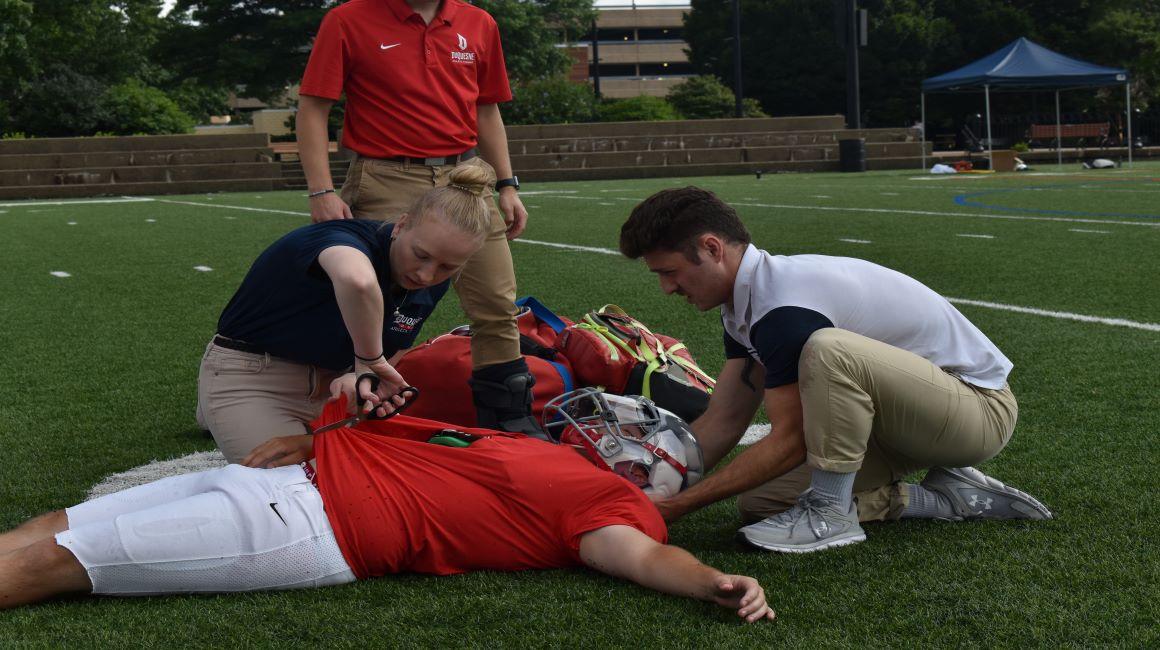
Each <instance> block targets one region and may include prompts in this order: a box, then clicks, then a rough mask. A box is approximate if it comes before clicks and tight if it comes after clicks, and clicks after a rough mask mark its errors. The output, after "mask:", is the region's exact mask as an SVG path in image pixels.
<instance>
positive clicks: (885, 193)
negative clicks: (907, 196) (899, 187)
mask: <svg viewBox="0 0 1160 650" xmlns="http://www.w3.org/2000/svg"><path fill="white" fill-rule="evenodd" d="M882 196H902V195H901V194H899V193H898V192H882Z"/></svg>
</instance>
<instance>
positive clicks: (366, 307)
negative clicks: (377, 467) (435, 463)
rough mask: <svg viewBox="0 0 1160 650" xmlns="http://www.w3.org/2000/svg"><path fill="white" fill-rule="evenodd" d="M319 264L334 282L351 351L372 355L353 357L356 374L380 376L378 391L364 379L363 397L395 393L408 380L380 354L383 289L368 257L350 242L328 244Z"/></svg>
mask: <svg viewBox="0 0 1160 650" xmlns="http://www.w3.org/2000/svg"><path fill="white" fill-rule="evenodd" d="M318 264H319V265H320V266H321V267H322V270H324V271H326V274H327V275H328V276H330V282H331V284H333V285H334V297H335V300H337V301H338V310H339V311H340V312H341V313H342V321H343V323H345V324H346V330H347V332H349V333H350V338H351V340H352V341H353V342H354V353H355V354H356V355H357V356H359V357H363V358H364V359H371V358H374V359H375V360H374V361H370V362H368V361H363V360H361V359H357V358H356V359H355V360H354V369H355V374H356V375H359V374H362V373H365V372H371V373H374V374H376V375H378V377H379V379H381V380H382V382H381V383H380V384H379V390H378V391H377V395H376V394H372V393H370V392H369V391H367V390H366V388H367V383H366V382H363V388H364V394H363V395H362V397H363V398H364V399H368V400H371V402H372V403H375V404H378V403H379V402H381V401H382V400H383V399H386V398H387V397H391V396H394V395H396V394H397V393H398V392H399V391H400V390H402V389H403V387H404V386H406V385H407V384H406V381H405V380H404V379H403V377H402V375H400V374H399V372H398V371H397V370H395V368H394V366H392V365H391V364H390V363H388V362H387V360H386V358H385V357H383V292H382V289H380V288H379V279H378V276H377V275H375V267H374V265H373V264H371V260H370V258H368V257H367V256H366V255H365V254H364V253H363V252H362V251H360V250H358V249H356V248H351V247H350V246H331V247H330V248H327V249H326V250H324V251H322V252H321V253H319V254H318ZM347 388H349V386H348V387H347ZM401 403H402V400H401V398H400V399H397V400H396V401H395V404H396V405H399V404H401Z"/></svg>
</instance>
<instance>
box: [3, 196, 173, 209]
mask: <svg viewBox="0 0 1160 650" xmlns="http://www.w3.org/2000/svg"><path fill="white" fill-rule="evenodd" d="M153 200H155V199H150V198H147V197H144V196H123V197H121V198H118V199H91V200H77V201H20V202H19V203H0V207H4V208H25V207H29V208H34V207H38V206H41V205H89V204H93V203H146V202H148V201H153Z"/></svg>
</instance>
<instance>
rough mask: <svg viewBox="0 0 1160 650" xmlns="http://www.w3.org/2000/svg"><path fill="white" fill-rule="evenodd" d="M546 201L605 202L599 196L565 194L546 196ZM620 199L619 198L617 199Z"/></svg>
mask: <svg viewBox="0 0 1160 650" xmlns="http://www.w3.org/2000/svg"><path fill="white" fill-rule="evenodd" d="M544 198H545V199H572V200H573V201H603V200H604V199H603V198H601V197H599V196H568V195H565V194H557V195H555V196H545V197H544ZM617 198H619V197H617Z"/></svg>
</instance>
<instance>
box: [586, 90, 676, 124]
mask: <svg viewBox="0 0 1160 650" xmlns="http://www.w3.org/2000/svg"><path fill="white" fill-rule="evenodd" d="M596 114H597V116H598V117H599V118H600V121H601V122H652V121H657V120H679V119H681V116H680V115H678V114H677V109H675V108H673V105H672V104H670V103H669V102H668V101H666V100H665V98H663V97H650V96H648V95H639V96H637V97H626V98H624V99H605V100H604V101H603V102H601V103H600V105H599V106H597V107H596Z"/></svg>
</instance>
